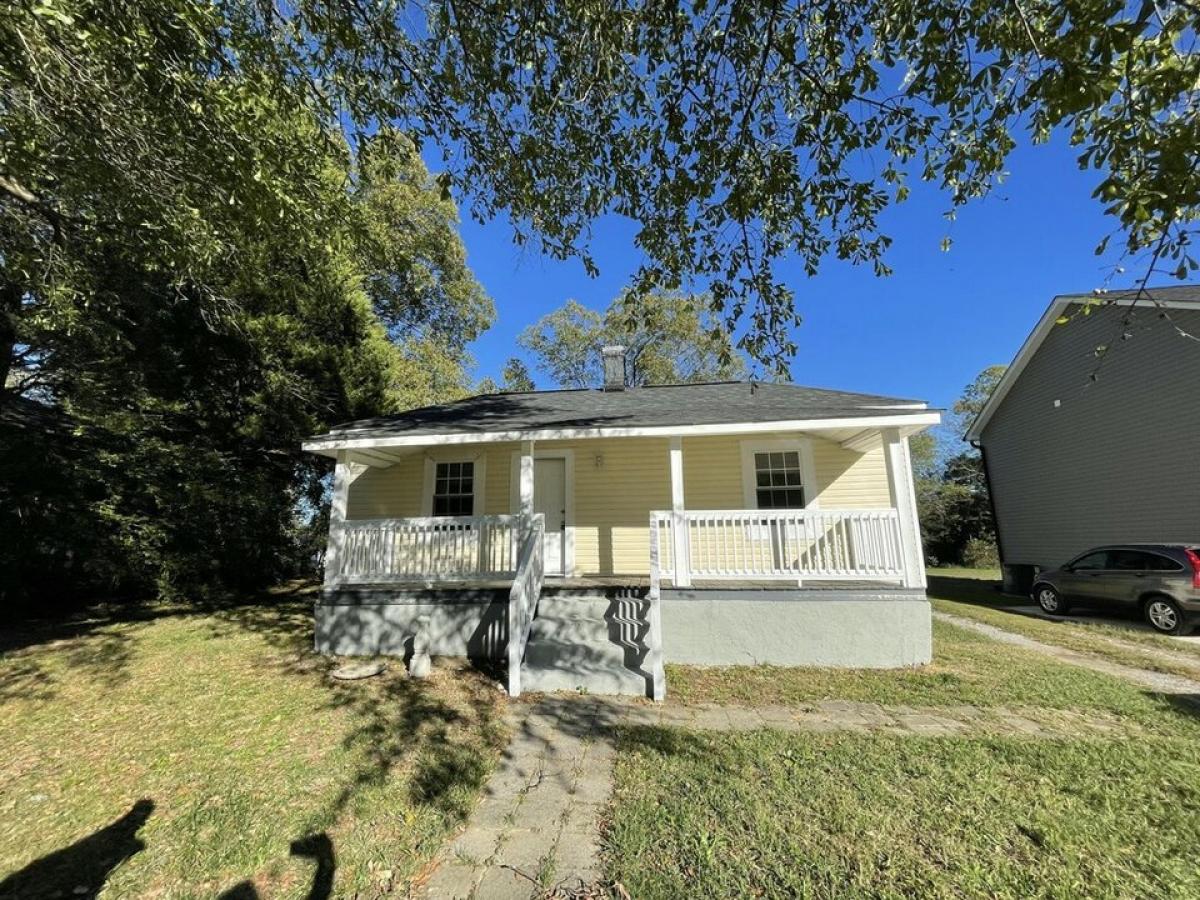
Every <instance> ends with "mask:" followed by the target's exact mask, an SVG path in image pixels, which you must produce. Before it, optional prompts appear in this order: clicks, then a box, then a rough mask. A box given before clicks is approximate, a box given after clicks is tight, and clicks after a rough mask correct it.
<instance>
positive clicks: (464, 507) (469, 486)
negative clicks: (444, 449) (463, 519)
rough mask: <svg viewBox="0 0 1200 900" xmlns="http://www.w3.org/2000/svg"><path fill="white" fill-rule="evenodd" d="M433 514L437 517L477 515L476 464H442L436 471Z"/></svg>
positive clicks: (438, 464)
mask: <svg viewBox="0 0 1200 900" xmlns="http://www.w3.org/2000/svg"><path fill="white" fill-rule="evenodd" d="M433 514H434V515H435V516H472V515H474V514H475V463H474V462H470V461H467V462H440V463H437V466H436V468H435V470H434V480H433Z"/></svg>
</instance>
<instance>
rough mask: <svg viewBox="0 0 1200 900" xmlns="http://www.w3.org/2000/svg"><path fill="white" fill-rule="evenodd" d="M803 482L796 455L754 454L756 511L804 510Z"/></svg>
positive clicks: (797, 454)
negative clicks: (757, 509)
mask: <svg viewBox="0 0 1200 900" xmlns="http://www.w3.org/2000/svg"><path fill="white" fill-rule="evenodd" d="M803 481H804V479H803V476H802V475H801V469H800V453H799V452H798V451H796V450H780V451H771V452H759V453H755V454H754V492H755V498H756V499H757V501H758V508H759V509H803V508H804V484H803Z"/></svg>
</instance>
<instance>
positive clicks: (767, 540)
mask: <svg viewBox="0 0 1200 900" xmlns="http://www.w3.org/2000/svg"><path fill="white" fill-rule="evenodd" d="M651 523H652V525H651V532H652V539H653V540H655V542H656V543H657V544H659V545H660V546H664V545H665V546H669V547H670V546H678V547H681V550H682V552H681V553H680V554H676V553H674V552H672V553H671V554H670V558H669V559H668V560H664V564H663V566H662V568H663V574H664V575H667V576H669V577H670V578H671V579H672V580H673V581H674V582H675V583H676V584H678V583H679V582H680V581H681V580H682V581H684V582H685V583H686V581H687V579H686V578H683V579H681V578H680V577H679V576H680V575H681V574H683V573H681V572H680V571H679V568H678V567H679V565H680V564H682V566H683V567H684V572H685V573H687V574H688V575H690V577H691V578H708V579H779V580H787V581H802V580H804V579H813V580H820V581H834V580H846V581H852V580H862V581H898V582H902V581H903V580H904V555H903V547H902V539H901V534H900V516H899V513H898V512H897V511H896V510H894V509H854V510H849V509H839V510H828V509H823V510H807V509H798V510H686V511H684V512H679V513H673V512H656V513H653V514H652V515H651ZM677 523H678V525H679V526H680V527H682V528H683V529H684V530H685V534H686V541H684V542H682V544H675V542H674V541H673V540H672V537H673V532H672V530H673V529H674V528H675V527H676V524H677ZM676 555H682V556H683V557H684V558H683V559H681V560H676V559H675V556H676Z"/></svg>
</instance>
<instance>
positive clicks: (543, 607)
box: [538, 592, 649, 619]
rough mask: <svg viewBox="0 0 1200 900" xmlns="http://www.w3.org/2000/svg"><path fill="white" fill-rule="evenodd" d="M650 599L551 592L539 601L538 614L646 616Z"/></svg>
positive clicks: (605, 616) (599, 617)
mask: <svg viewBox="0 0 1200 900" xmlns="http://www.w3.org/2000/svg"><path fill="white" fill-rule="evenodd" d="M648 605H649V601H647V600H645V599H642V598H638V597H605V596H604V595H602V594H582V593H574V592H572V593H564V592H560V593H549V594H542V597H541V599H540V600H539V601H538V616H539V617H540V616H562V617H583V618H591V619H601V618H611V617H617V618H645V615H646V610H647V608H648Z"/></svg>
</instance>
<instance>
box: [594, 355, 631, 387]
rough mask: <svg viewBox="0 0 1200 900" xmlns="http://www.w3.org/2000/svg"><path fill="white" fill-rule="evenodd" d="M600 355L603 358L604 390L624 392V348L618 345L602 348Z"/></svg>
mask: <svg viewBox="0 0 1200 900" xmlns="http://www.w3.org/2000/svg"><path fill="white" fill-rule="evenodd" d="M600 354H601V355H602V356H603V357H604V389H605V390H606V391H623V390H625V348H624V347H622V346H620V345H619V344H617V345H613V346H609V347H602V348H601V349H600Z"/></svg>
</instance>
